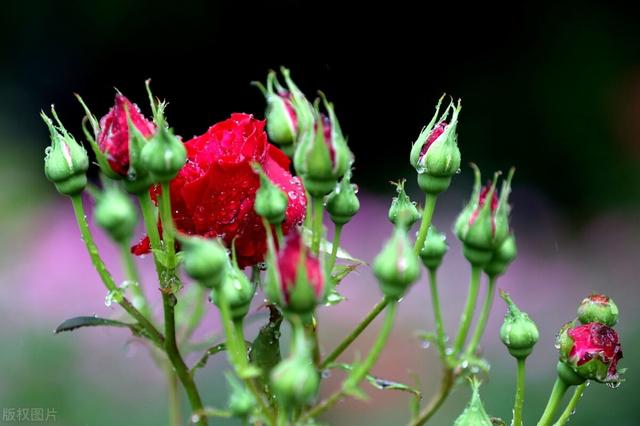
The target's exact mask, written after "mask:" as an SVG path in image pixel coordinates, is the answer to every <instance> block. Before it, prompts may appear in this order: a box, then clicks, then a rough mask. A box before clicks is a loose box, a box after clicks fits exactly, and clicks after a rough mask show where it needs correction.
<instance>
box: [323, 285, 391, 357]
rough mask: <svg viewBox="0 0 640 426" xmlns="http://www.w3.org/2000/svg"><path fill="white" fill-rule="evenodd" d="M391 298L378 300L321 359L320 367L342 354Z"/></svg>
mask: <svg viewBox="0 0 640 426" xmlns="http://www.w3.org/2000/svg"><path fill="white" fill-rule="evenodd" d="M391 300H392V299H389V298H386V297H384V298H382V300H380V302H378V303H377V304H376V305H375V306H374V307H373V309H372V310H371V312H369V313H368V314H367V316H366V317H365V318H364V319H363V320H362V321H361V322H360V324H358V325H357V326H356V328H355V329H353V331H352V332H351V333H350V334H349V335H348V336H347V337H345V338H344V340H343V341H342V342H340V344H339V345H338V346H337V347H336V348H335V349H334V350H333V352H331V354H329V356H327V358H325V360H324V361H322V363H321V364H320V368H321V369H324V368H327V367H328V366H329V364H331V363H332V362H334V361H335V360H336V359H338V357H339V356H340V355H342V353H343V352H344V351H345V350H346V349H347V348H348V347H349V345H351V343H353V341H354V340H356V339H357V338H358V336H360V334H362V332H363V331H364V330H365V329H366V328H367V327H368V326H369V324H371V322H372V321H373V320H374V319H375V318H376V317H377V316H378V314H379V313H380V312H382V311H383V310H384V308H386V307H387V305H388V304H389V302H391Z"/></svg>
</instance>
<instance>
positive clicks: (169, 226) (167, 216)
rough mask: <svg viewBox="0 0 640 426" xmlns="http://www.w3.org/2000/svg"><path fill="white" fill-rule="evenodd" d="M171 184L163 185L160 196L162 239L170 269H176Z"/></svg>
mask: <svg viewBox="0 0 640 426" xmlns="http://www.w3.org/2000/svg"><path fill="white" fill-rule="evenodd" d="M169 191H170V189H169V183H168V182H163V183H162V194H161V195H160V216H161V219H162V238H163V240H164V245H165V249H166V251H167V264H168V269H170V270H172V269H174V268H175V267H176V264H177V261H176V243H175V232H176V231H175V226H174V225H173V215H172V214H171V196H170V192H169Z"/></svg>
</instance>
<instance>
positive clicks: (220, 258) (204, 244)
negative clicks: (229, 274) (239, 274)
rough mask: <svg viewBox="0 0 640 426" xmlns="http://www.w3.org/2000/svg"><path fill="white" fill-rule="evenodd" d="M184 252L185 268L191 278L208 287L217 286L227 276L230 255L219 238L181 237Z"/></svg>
mask: <svg viewBox="0 0 640 426" xmlns="http://www.w3.org/2000/svg"><path fill="white" fill-rule="evenodd" d="M179 240H180V244H181V245H182V252H183V253H184V270H185V272H186V273H187V275H189V276H190V277H191V278H193V279H194V280H196V281H198V283H200V284H201V285H203V286H205V287H208V288H217V287H219V286H221V285H222V281H223V280H224V278H225V275H226V271H227V267H228V263H229V255H228V254H227V250H226V249H225V248H224V247H223V246H222V244H221V243H220V242H219V241H218V240H211V239H207V238H201V237H191V236H190V237H180V238H179Z"/></svg>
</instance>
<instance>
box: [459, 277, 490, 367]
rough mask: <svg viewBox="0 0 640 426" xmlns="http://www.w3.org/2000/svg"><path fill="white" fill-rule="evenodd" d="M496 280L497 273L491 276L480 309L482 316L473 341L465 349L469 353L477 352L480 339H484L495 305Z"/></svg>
mask: <svg viewBox="0 0 640 426" xmlns="http://www.w3.org/2000/svg"><path fill="white" fill-rule="evenodd" d="M496 280H497V277H496V276H495V275H490V276H489V283H488V284H487V295H486V297H485V299H484V303H483V305H482V311H480V317H479V318H478V323H477V324H476V329H475V330H474V332H473V336H472V337H471V341H470V342H469V345H468V346H467V349H466V351H465V353H466V354H467V355H473V354H474V353H475V352H476V349H477V348H478V345H479V344H480V339H482V335H483V334H484V330H485V328H486V327H487V321H488V320H489V315H490V314H491V306H492V305H493V299H494V294H495V290H496Z"/></svg>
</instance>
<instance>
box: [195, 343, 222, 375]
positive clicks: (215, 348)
mask: <svg viewBox="0 0 640 426" xmlns="http://www.w3.org/2000/svg"><path fill="white" fill-rule="evenodd" d="M226 350H227V344H226V343H224V342H223V343H220V344H217V345H215V346H212V347H210V348H209V349H207V350H206V351H205V353H204V354H203V355H202V357H200V360H198V362H196V363H195V365H194V366H193V367H192V368H191V371H190V373H191V375H193V373H195V371H196V370H197V369H198V368H202V367H204V366H205V365H207V361H209V357H210V356H212V355H215V354H217V353H220V352H222V351H226Z"/></svg>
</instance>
